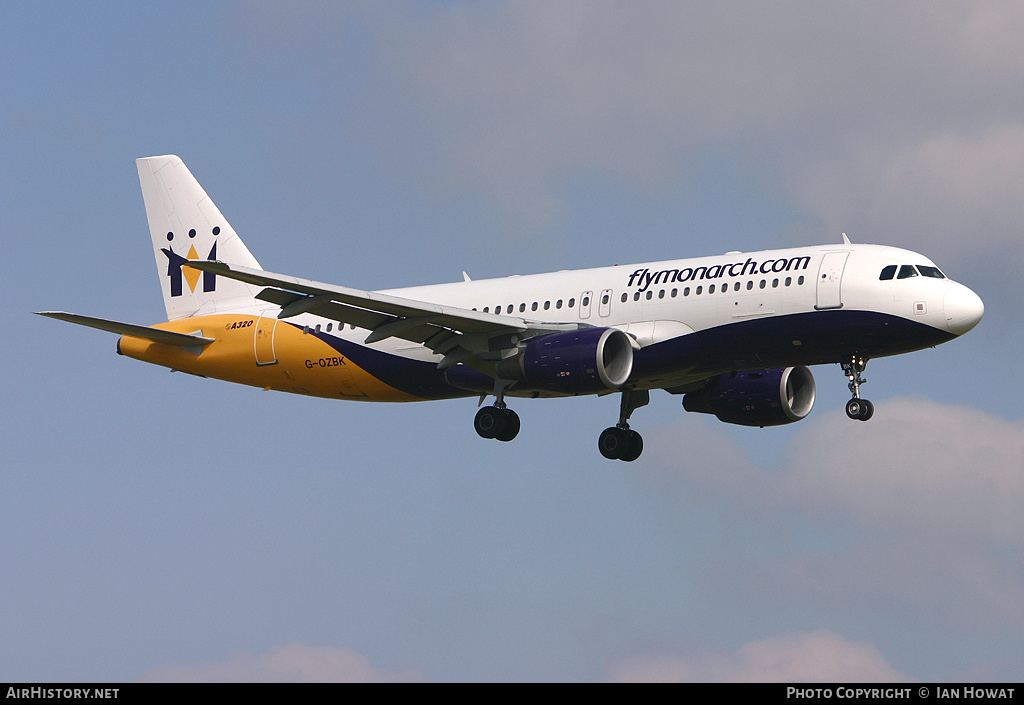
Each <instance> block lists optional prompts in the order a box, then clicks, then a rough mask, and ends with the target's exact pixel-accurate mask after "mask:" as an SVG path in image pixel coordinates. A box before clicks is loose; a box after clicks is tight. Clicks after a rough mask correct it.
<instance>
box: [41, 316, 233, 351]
mask: <svg viewBox="0 0 1024 705" xmlns="http://www.w3.org/2000/svg"><path fill="white" fill-rule="evenodd" d="M35 313H36V315H37V316H46V317H47V318H56V319H57V320H58V321H67V322H68V323H77V324H78V325H80V326H88V327H89V328H98V329H99V330H105V331H107V332H108V333H118V334H119V335H130V336H132V337H133V338H142V339H143V340H152V341H153V342H154V343H164V344H165V345H183V346H187V347H191V346H194V345H209V344H210V343H212V342H214V341H215V340H216V338H204V337H203V336H201V335H196V334H190V333H175V332H174V331H170V330H160V329H159V328H150V327H149V326H137V325H135V324H134V323H121V322H120V321H111V320H108V319H106V318H93V317H92V316H80V315H78V314H77V313H67V312H65V311H36V312H35Z"/></svg>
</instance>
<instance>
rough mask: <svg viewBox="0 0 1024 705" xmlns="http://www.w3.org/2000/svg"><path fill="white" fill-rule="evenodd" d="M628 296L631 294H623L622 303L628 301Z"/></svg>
mask: <svg viewBox="0 0 1024 705" xmlns="http://www.w3.org/2000/svg"><path fill="white" fill-rule="evenodd" d="M628 298H629V294H623V295H622V303H626V299H628Z"/></svg>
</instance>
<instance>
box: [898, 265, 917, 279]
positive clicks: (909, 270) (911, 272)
mask: <svg viewBox="0 0 1024 705" xmlns="http://www.w3.org/2000/svg"><path fill="white" fill-rule="evenodd" d="M916 276H917V270H916V269H914V265H912V264H905V265H903V266H902V267H900V273H899V274H897V275H896V278H897V279H910V278H911V277H916Z"/></svg>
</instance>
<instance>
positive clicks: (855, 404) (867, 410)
mask: <svg viewBox="0 0 1024 705" xmlns="http://www.w3.org/2000/svg"><path fill="white" fill-rule="evenodd" d="M839 364H841V365H842V367H843V374H845V375H846V378H847V379H848V380H850V384H849V385H848V386H849V387H850V393H851V394H852V395H853V399H851V400H850V401H848V402H846V415H847V416H849V417H850V418H851V419H856V420H858V421H867V420H868V419H870V418H871V416H872V415H873V414H874V413H875V405H874V404H872V403H871V402H869V401H868V400H867V399H861V398H860V385H862V384H864V383H866V382H867V380H866V379H864V378H863V377H861V373H862V372H863V371H864V368H865V367H867V364H868V361H867V358H863V357H853V358H851V359H850V361H849V362H841V363H839Z"/></svg>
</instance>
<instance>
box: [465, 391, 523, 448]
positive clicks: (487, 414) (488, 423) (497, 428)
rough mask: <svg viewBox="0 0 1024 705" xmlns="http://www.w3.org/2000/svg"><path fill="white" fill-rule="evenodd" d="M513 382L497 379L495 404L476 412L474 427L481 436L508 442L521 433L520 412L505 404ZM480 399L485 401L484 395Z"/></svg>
mask: <svg viewBox="0 0 1024 705" xmlns="http://www.w3.org/2000/svg"><path fill="white" fill-rule="evenodd" d="M511 384H512V383H511V382H505V381H504V380H496V381H495V383H494V396H495V401H494V406H485V407H483V408H481V409H480V411H478V412H476V418H475V419H473V428H475V429H476V432H477V434H478V435H479V436H480V437H481V438H496V439H498V440H499V441H506V442H508V441H511V440H512V439H513V438H515V437H516V436H517V435H519V414H517V413H516V412H514V411H512V409H509V408H508V407H507V406H505V391H506V390H507V389H508V388H509V386H511ZM480 400H481V401H483V397H481V398H480Z"/></svg>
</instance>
